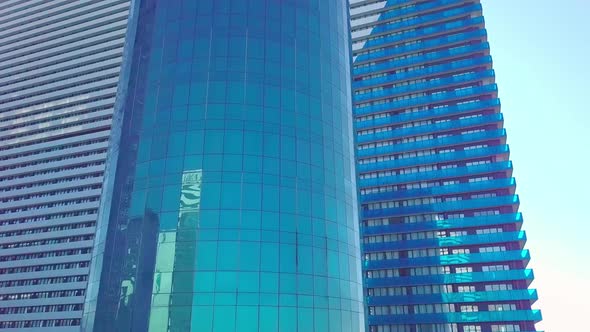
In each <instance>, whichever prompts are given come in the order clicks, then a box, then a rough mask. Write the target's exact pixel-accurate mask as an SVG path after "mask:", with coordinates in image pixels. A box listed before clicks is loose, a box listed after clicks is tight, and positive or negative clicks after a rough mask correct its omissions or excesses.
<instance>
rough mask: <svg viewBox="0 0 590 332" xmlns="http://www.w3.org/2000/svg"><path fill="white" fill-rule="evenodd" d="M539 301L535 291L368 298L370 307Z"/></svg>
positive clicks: (518, 290)
mask: <svg viewBox="0 0 590 332" xmlns="http://www.w3.org/2000/svg"><path fill="white" fill-rule="evenodd" d="M538 299H539V296H538V294H537V291H536V290H535V289H516V290H505V291H489V292H466V293H440V294H420V295H413V294H410V295H403V296H367V304H368V305H406V304H423V303H432V304H434V303H465V304H470V303H477V302H495V301H529V302H531V303H534V302H535V301H537V300H538Z"/></svg>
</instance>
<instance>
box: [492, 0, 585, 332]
mask: <svg viewBox="0 0 590 332" xmlns="http://www.w3.org/2000/svg"><path fill="white" fill-rule="evenodd" d="M482 3H483V8H484V16H485V19H486V26H487V29H488V36H489V41H490V44H491V52H492V57H493V59H494V68H495V70H496V79H497V83H498V86H499V94H500V99H501V101H502V111H503V113H504V116H505V125H506V128H507V130H508V144H510V147H511V157H512V160H513V161H514V168H515V171H514V175H515V177H516V181H517V184H518V187H517V192H518V194H519V195H520V199H521V206H520V208H521V211H522V212H523V215H524V229H525V230H526V231H527V235H528V244H527V247H528V248H529V249H530V250H531V255H532V260H531V264H530V267H532V268H533V269H534V270H535V276H536V281H535V282H534V283H533V287H536V288H537V289H538V290H539V297H540V300H539V301H538V302H537V303H536V307H537V308H540V309H541V310H542V311H543V316H544V320H543V322H542V323H540V324H537V328H538V329H539V330H545V331H548V332H558V331H586V330H587V329H588V318H589V316H590V257H588V256H589V255H588V254H589V253H590V218H588V213H587V212H586V211H585V210H586V207H590V195H589V194H588V192H589V191H590V106H589V102H588V98H589V97H590V84H589V83H588V82H589V80H590V23H588V22H590V19H589V18H588V17H589V14H590V0H560V1H555V0H482Z"/></svg>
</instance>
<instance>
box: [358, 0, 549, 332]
mask: <svg viewBox="0 0 590 332" xmlns="http://www.w3.org/2000/svg"><path fill="white" fill-rule="evenodd" d="M350 16H351V31H352V43H353V44H352V49H353V77H352V79H353V83H352V84H353V85H352V86H353V91H354V95H353V109H354V126H355V133H356V144H357V160H358V162H357V172H358V176H359V178H358V184H359V187H360V202H359V204H360V205H361V219H362V220H361V222H362V227H361V232H362V247H363V273H364V281H365V296H366V302H367V317H368V330H369V331H370V332H424V331H428V332H431V331H432V332H435V331H436V332H443V331H444V332H457V331H459V332H500V331H536V330H535V326H534V323H535V322H537V321H539V320H540V319H541V315H540V312H539V311H538V310H531V304H532V303H533V302H534V301H535V300H536V299H537V294H536V291H535V290H532V289H528V286H529V284H530V283H531V281H532V280H533V273H532V271H531V270H529V269H527V268H526V267H527V263H528V261H529V257H530V256H529V252H528V251H527V250H525V249H523V247H524V244H525V241H526V236H525V233H524V231H522V230H521V225H522V220H523V219H522V215H521V214H520V213H519V212H518V206H519V199H518V196H516V195H515V193H514V192H515V186H516V184H515V181H514V178H512V163H511V162H510V160H509V149H508V145H506V131H505V130H504V128H503V117H502V113H501V112H500V101H499V99H498V93H497V87H496V85H495V84H494V71H493V69H492V59H491V57H490V51H489V45H488V43H487V41H486V30H485V27H484V19H483V17H482V8H481V5H480V3H479V1H478V0H437V1H403V0H389V1H373V0H365V1H362V0H352V1H351V4H350Z"/></svg>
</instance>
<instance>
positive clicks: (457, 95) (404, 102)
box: [354, 84, 498, 116]
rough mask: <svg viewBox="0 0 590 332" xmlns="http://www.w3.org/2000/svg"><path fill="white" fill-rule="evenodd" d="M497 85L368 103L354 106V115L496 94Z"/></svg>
mask: <svg viewBox="0 0 590 332" xmlns="http://www.w3.org/2000/svg"><path fill="white" fill-rule="evenodd" d="M497 91H498V87H497V86H496V84H488V85H483V86H476V87H469V88H465V89H460V90H452V91H443V92H440V93H436V94H430V95H426V96H421V97H416V98H408V99H401V100H396V101H390V102H386V103H383V104H377V105H370V106H357V107H354V115H355V116H361V115H367V114H371V113H381V112H384V111H388V110H394V109H401V108H407V107H415V106H419V105H424V104H434V103H440V102H444V101H447V100H455V99H461V98H467V97H473V96H478V95H486V94H496V93H497Z"/></svg>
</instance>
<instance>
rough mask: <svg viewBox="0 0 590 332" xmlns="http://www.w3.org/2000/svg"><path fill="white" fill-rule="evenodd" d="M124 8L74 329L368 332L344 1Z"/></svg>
mask: <svg viewBox="0 0 590 332" xmlns="http://www.w3.org/2000/svg"><path fill="white" fill-rule="evenodd" d="M134 6H135V7H134V12H133V14H132V16H131V17H130V21H131V25H130V29H129V31H130V32H131V33H130V34H129V36H128V40H127V49H126V52H127V53H126V54H127V56H126V58H125V60H124V68H125V70H126V74H125V75H124V77H127V78H126V79H125V80H124V81H123V82H122V83H121V84H120V88H119V95H118V98H119V99H118V102H119V105H118V110H117V114H116V119H115V128H114V134H113V137H112V143H111V148H110V149H111V150H110V153H111V155H110V159H109V162H108V165H107V177H106V183H105V189H104V190H105V192H104V194H103V195H104V198H103V201H102V203H101V210H100V217H99V226H98V230H97V238H96V241H95V245H94V252H93V255H94V258H93V259H94V260H93V265H92V268H91V277H90V282H89V289H88V295H87V298H86V304H85V313H84V319H83V330H84V331H108V330H114V331H273V332H274V331H281V332H287V331H322V332H323V331H338V332H340V331H351V332H352V331H355V332H356V331H364V322H363V313H362V312H363V304H362V300H363V298H362V285H361V273H360V264H361V259H360V253H359V233H358V220H357V202H356V191H355V171H354V163H353V136H352V125H351V116H350V115H351V106H350V105H351V96H350V60H349V59H350V46H349V30H348V26H349V22H348V12H347V1H345V0H338V1H323V0H297V1H295V0H290V1H289V0H280V1H279V0H266V1H264V0H256V1H245V0H215V1H213V0H210V1H205V0H202V1H192V0H190V1H187V0H185V1H163V0H162V1H155V0H142V1H136V2H135V4H134ZM134 31H135V33H133V32H134Z"/></svg>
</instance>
